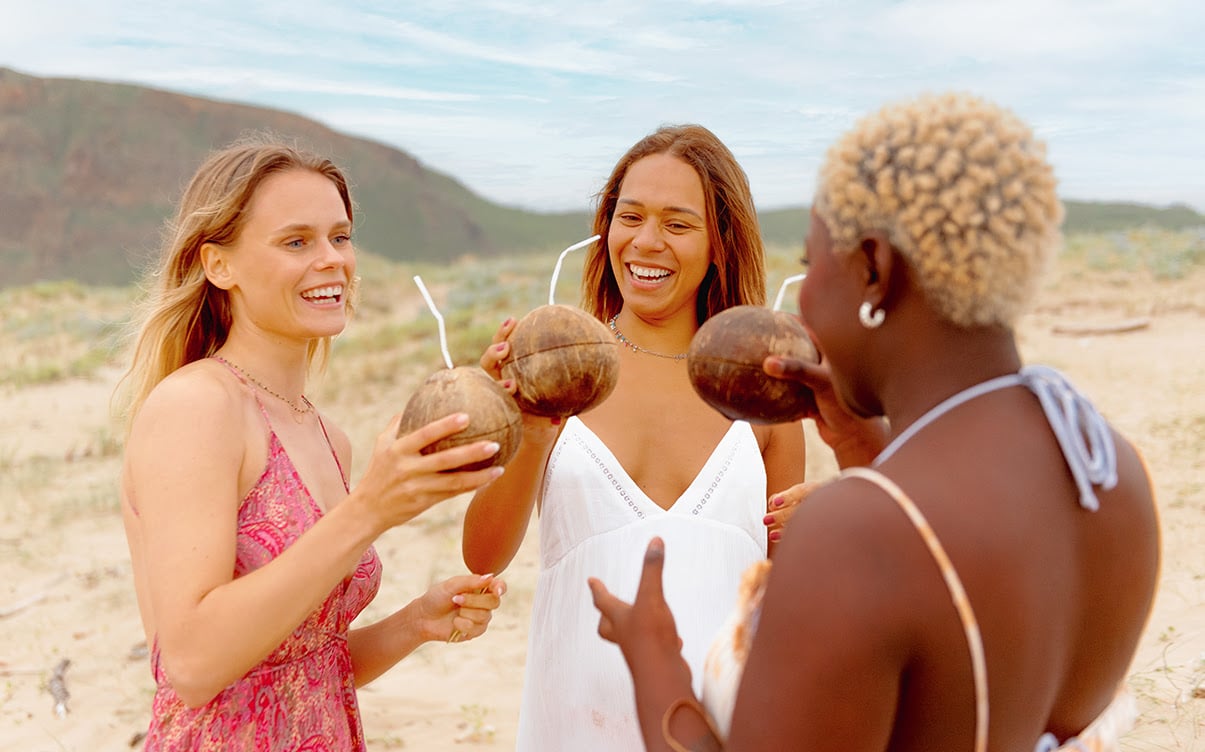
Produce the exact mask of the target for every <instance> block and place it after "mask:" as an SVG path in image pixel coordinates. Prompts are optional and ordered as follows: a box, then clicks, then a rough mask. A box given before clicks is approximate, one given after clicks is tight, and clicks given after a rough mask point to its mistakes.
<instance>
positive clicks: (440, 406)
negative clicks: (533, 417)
mask: <svg viewBox="0 0 1205 752" xmlns="http://www.w3.org/2000/svg"><path fill="white" fill-rule="evenodd" d="M452 413H467V414H468V416H469V425H468V426H467V427H466V428H465V429H464V430H463V431H460V432H459V433H454V434H452V435H451V436H448V437H446V438H443V439H440V440H439V441H436V442H434V443H432V444H428V445H427V446H425V447H423V449H422V453H423V454H431V453H433V452H439V451H442V450H444V449H450V448H452V447H457V446H461V445H463V444H472V443H473V442H477V441H496V442H498V447H499V449H498V453H497V454H495V455H494V456H493V457H490V458H489V459H485V460H481V461H480V462H471V463H469V464H467V465H462V466H460V467H458V468H456V471H460V470H481V469H482V468H486V467H490V466H492V465H505V464H506V463H507V462H509V461H510V458H511V457H514V456H515V452H516V451H517V450H518V449H519V441H520V440H521V439H522V438H523V423H522V416H521V415H520V414H519V407H518V405H516V404H515V400H514V398H512V397H511V396H510V394H509V393H508V392H507V391H506V390H505V389H503V388H502V387H500V386H498V382H496V381H494V380H493V379H492V378H490V377H489V374H487V373H486V372H485V371H483V370H481V368H479V367H477V366H458V367H455V368H444V369H441V370H439V371H436V372H435V373H433V374H431V375H430V376H428V377H427V380H426V381H425V382H423V384H422V386H420V387H419V388H418V391H416V392H415V393H414V394H413V395H411V397H410V401H409V402H407V403H406V409H405V410H404V411H403V412H402V422H401V425H399V426H398V436H404V435H405V434H408V433H410V432H411V431H414V430H416V429H419V428H422V427H423V426H425V425H427V424H428V423H430V422H431V421H433V420H439V419H440V418H443V417H445V416H448V415H451V414H452Z"/></svg>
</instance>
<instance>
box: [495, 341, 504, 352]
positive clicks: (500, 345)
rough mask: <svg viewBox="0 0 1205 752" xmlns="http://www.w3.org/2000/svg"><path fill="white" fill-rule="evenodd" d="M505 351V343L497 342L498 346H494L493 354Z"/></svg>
mask: <svg viewBox="0 0 1205 752" xmlns="http://www.w3.org/2000/svg"><path fill="white" fill-rule="evenodd" d="M505 349H506V343H505V342H499V343H498V344H496V345H494V352H502V351H503V350H505Z"/></svg>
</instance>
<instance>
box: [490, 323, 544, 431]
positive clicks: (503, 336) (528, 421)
mask: <svg viewBox="0 0 1205 752" xmlns="http://www.w3.org/2000/svg"><path fill="white" fill-rule="evenodd" d="M515 324H516V321H515V320H514V319H513V318H508V319H507V320H506V321H503V322H502V325H501V326H499V327H498V331H496V332H494V340H493V342H491V343H490V346H489V347H487V348H485V352H483V353H482V354H481V368H482V369H483V370H484V371H485V372H486V373H488V374H489V375H490V376H492V377H493V378H494V380H495V381H497V382H498V383H499V384H500V385H501V386H502V388H503V389H505V390H506V391H508V392H510V393H511V394H514V393H515V390H516V389H517V388H518V385H517V384H515V382H514V381H513V380H512V379H504V378H503V377H502V363H503V361H505V360H506V358H507V357H508V356H509V355H510V335H511V332H513V331H514V330H515ZM560 429H561V419H560V418H546V417H544V416H541V415H532V414H530V413H523V440H524V441H525V442H528V443H531V444H535V445H540V446H546V445H551V444H552V443H553V442H554V441H556V438H557V435H558V434H559V433H560Z"/></svg>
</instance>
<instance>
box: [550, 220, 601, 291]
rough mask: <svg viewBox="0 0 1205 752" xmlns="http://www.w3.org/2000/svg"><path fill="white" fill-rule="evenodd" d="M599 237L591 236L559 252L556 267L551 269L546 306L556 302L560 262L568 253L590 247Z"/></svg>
mask: <svg viewBox="0 0 1205 752" xmlns="http://www.w3.org/2000/svg"><path fill="white" fill-rule="evenodd" d="M600 237H602V236H601V235H591V236H590V237H588V238H586V239H585V240H579V241H578V242H576V243H574V244H573V245H571V246H569V247H568V248H566V249H565V250H563V251H561V255H560V256H558V257H557V260H556V266H555V267H553V269H552V282H550V283H548V305H552V304H553V303H555V302H556V278H557V277H559V276H560V274H561V262H562V261H564V260H565V256H567V255H569V252H570V251H576V250H577V249H578V248H581V247H582V246H585V245H590V244H591V243H593V242H594V241H595V240H598V239H599V238H600Z"/></svg>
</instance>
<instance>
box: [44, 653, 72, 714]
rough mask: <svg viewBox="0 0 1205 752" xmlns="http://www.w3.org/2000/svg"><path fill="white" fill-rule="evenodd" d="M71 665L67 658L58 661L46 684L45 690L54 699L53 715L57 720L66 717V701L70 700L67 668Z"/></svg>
mask: <svg viewBox="0 0 1205 752" xmlns="http://www.w3.org/2000/svg"><path fill="white" fill-rule="evenodd" d="M70 665H71V661H70V660H69V659H67V658H64V659H63V660H61V661H59V663H58V665H57V666H55V667H54V673H53V674H51V676H50V681H48V682H46V689H47V690H49V692H50V696H51V697H53V698H54V714H55V715H57V716H58V717H59V718H66V717H67V712H68V711H67V700H68V699H70V698H71V693H70V692H68V691H67V679H66V676H65V674H66V673H67V667H68V666H70Z"/></svg>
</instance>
